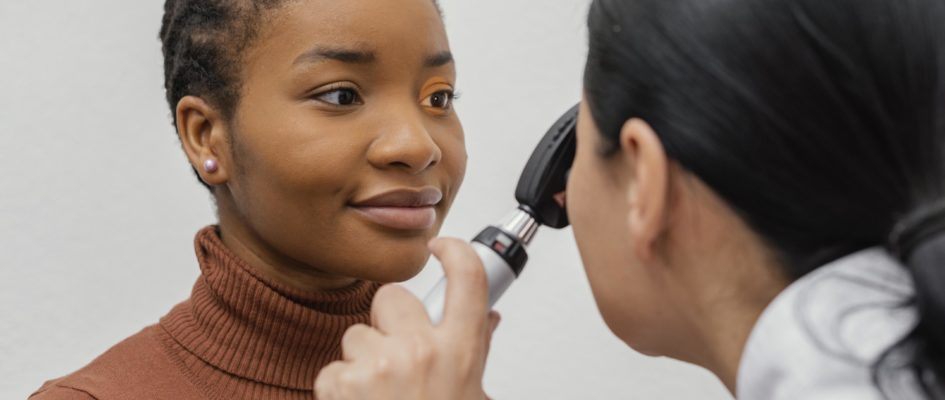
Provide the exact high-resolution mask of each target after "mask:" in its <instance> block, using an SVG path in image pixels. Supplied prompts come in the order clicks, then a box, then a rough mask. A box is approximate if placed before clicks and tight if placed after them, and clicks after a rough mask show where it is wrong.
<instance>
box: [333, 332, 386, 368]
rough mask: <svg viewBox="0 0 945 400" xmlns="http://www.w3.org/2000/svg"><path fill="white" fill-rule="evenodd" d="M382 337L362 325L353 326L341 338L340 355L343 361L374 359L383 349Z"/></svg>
mask: <svg viewBox="0 0 945 400" xmlns="http://www.w3.org/2000/svg"><path fill="white" fill-rule="evenodd" d="M383 342H384V336H383V335H382V334H381V333H380V332H378V331H377V330H376V329H374V328H371V327H369V326H367V325H364V324H357V325H353V326H351V327H350V328H348V330H347V331H345V335H344V336H342V337H341V354H342V357H343V359H344V360H345V361H354V360H359V359H362V358H371V357H376V356H377V355H378V354H379V353H380V352H381V351H382V349H383V345H384V344H383Z"/></svg>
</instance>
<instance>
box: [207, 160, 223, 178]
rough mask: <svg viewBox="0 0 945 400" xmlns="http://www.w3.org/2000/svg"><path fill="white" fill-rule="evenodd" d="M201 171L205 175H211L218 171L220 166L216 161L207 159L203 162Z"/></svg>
mask: <svg viewBox="0 0 945 400" xmlns="http://www.w3.org/2000/svg"><path fill="white" fill-rule="evenodd" d="M203 170H204V171H207V173H210V174H212V173H214V172H217V171H218V170H220V165H219V164H217V160H214V159H209V160H207V161H204V162H203Z"/></svg>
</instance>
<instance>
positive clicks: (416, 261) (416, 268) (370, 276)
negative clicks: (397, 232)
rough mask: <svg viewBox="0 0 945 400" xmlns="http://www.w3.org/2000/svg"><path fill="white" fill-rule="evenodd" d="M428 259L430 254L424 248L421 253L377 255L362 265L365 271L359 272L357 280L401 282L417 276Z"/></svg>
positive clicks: (393, 252)
mask: <svg viewBox="0 0 945 400" xmlns="http://www.w3.org/2000/svg"><path fill="white" fill-rule="evenodd" d="M429 259H430V252H429V251H428V250H427V249H426V247H424V248H423V249H422V251H392V252H385V253H381V254H377V256H376V257H375V260H373V261H372V262H371V261H369V262H366V263H365V264H364V266H365V269H363V270H361V271H359V272H360V273H359V274H358V275H359V276H358V278H360V279H366V280H369V281H374V282H381V283H394V282H403V281H406V280H409V279H410V278H413V277H415V276H417V274H419V273H420V271H422V270H423V267H424V266H426V264H427V260H429Z"/></svg>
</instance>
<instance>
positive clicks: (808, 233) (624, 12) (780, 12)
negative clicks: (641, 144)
mask: <svg viewBox="0 0 945 400" xmlns="http://www.w3.org/2000/svg"><path fill="white" fill-rule="evenodd" d="M942 21H945V2H942V1H940V0H894V1H890V0H834V1H823V0H744V1H722V2H719V1H709V2H706V1H703V0H673V1H667V0H636V1H622V0H595V1H594V3H593V5H592V6H591V12H590V17H589V24H588V25H589V30H590V52H589V56H588V60H587V66H586V69H585V75H584V84H585V90H586V93H587V98H588V105H589V107H590V110H591V114H592V115H591V117H592V118H593V119H594V120H595V122H596V123H597V125H598V126H599V127H600V129H601V134H602V135H603V139H604V141H605V142H606V143H607V144H608V146H607V148H605V149H604V150H603V151H602V152H603V153H604V154H605V155H606V154H607V153H613V152H614V151H616V143H617V142H618V138H619V135H620V130H621V126H622V125H623V124H624V123H625V121H627V120H628V119H630V118H641V119H643V120H645V121H647V122H649V123H650V124H651V125H652V126H653V128H654V130H655V131H656V133H657V134H658V135H659V137H660V140H661V141H662V142H663V145H664V148H665V150H666V154H667V156H668V157H669V158H671V159H672V160H674V161H676V162H678V163H679V164H680V165H681V166H682V167H684V168H685V169H686V170H688V171H690V172H692V173H693V174H694V175H696V176H698V177H699V179H701V180H702V181H703V182H705V183H706V184H707V185H708V186H709V187H711V188H712V189H713V190H714V191H715V192H716V193H717V194H718V195H719V196H720V197H721V198H723V199H724V200H725V201H726V203H728V204H729V205H730V206H731V207H732V208H733V209H734V210H735V211H736V212H737V213H738V214H739V215H740V216H741V217H742V218H743V219H744V220H745V221H746V222H747V224H748V225H749V226H750V227H751V228H752V229H753V230H754V231H755V232H757V233H758V234H759V235H760V236H761V237H762V238H763V239H764V240H765V242H766V243H767V244H768V245H769V246H770V247H771V248H772V249H773V250H774V251H775V252H776V253H777V254H778V256H779V257H780V258H781V261H782V264H783V266H784V267H785V268H786V272H787V274H788V275H789V276H791V277H793V278H797V277H800V276H803V275H804V274H806V273H808V272H810V271H811V270H813V269H814V268H817V267H819V266H821V265H823V264H825V263H827V262H829V261H832V260H834V259H837V258H839V257H842V256H844V255H847V254H849V253H852V252H854V251H857V250H860V249H864V248H867V247H872V246H882V245H887V246H889V245H890V243H889V240H888V238H889V237H890V234H891V232H892V231H893V229H894V227H895V226H896V225H897V223H898V222H899V221H900V220H901V219H902V218H904V217H905V216H907V215H910V214H912V213H913V212H915V211H916V210H921V209H923V208H926V207H929V205H934V204H938V203H939V202H941V201H942V199H943V198H945V70H943V68H945V23H942ZM889 247H895V246H889ZM943 254H945V236H939V237H938V238H937V239H935V240H928V241H927V242H926V243H924V244H922V245H920V246H919V247H917V248H916V250H915V252H914V256H912V257H908V256H906V257H902V259H901V261H902V263H903V264H904V265H905V266H906V269H907V270H908V271H909V272H910V273H911V274H912V275H913V278H914V281H915V284H916V298H915V299H914V301H915V303H914V304H916V305H918V310H919V314H920V319H921V321H920V323H919V325H918V328H917V329H916V330H915V331H914V332H913V333H912V335H911V336H910V337H909V338H908V340H909V341H910V343H911V344H913V345H915V346H914V349H915V350H914V351H912V352H911V357H910V358H911V359H912V366H913V367H914V369H915V370H916V372H917V373H918V375H917V376H918V377H920V378H921V380H922V383H923V384H924V387H925V389H926V391H927V392H928V393H929V394H930V396H932V397H934V398H942V394H941V392H939V390H942V388H943V380H945V273H943V272H941V271H943V270H945V260H943V259H942V258H943V257H945V256H943ZM920 255H925V256H922V257H920ZM929 255H933V256H929ZM930 376H931V377H933V378H934V379H929V377H930ZM933 393H939V394H938V395H934V394H933Z"/></svg>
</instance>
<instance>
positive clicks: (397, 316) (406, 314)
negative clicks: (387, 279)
mask: <svg viewBox="0 0 945 400" xmlns="http://www.w3.org/2000/svg"><path fill="white" fill-rule="evenodd" d="M371 321H373V324H374V327H375V328H377V329H378V330H380V331H381V332H382V333H385V334H390V333H404V332H418V331H424V330H430V329H432V328H433V324H432V323H431V322H430V316H429V315H427V310H426V309H425V308H423V303H421V302H420V299H418V298H417V296H414V295H413V293H410V292H409V291H408V290H407V289H404V288H403V287H401V286H399V285H386V286H384V287H382V288H381V289H380V290H379V291H378V292H377V295H375V296H374V303H373V305H372V307H371Z"/></svg>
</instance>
